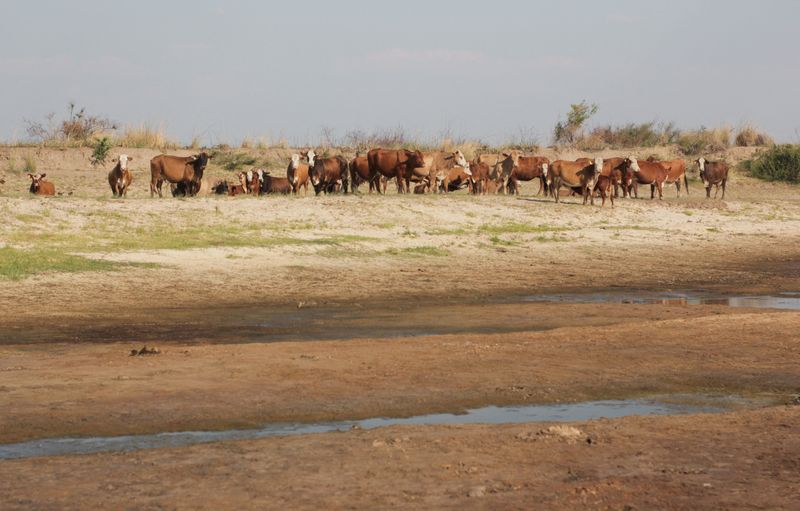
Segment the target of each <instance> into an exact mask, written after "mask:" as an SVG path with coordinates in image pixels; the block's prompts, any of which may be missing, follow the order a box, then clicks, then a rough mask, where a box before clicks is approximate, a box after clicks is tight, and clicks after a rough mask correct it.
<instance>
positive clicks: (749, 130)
mask: <svg viewBox="0 0 800 511" xmlns="http://www.w3.org/2000/svg"><path fill="white" fill-rule="evenodd" d="M735 142H736V145H737V146H738V147H763V146H773V145H775V141H774V140H773V139H772V137H770V136H769V135H767V134H766V133H762V132H760V131H758V129H757V128H755V127H754V126H752V125H750V124H745V125H744V126H742V127H740V128H739V131H738V133H736V139H735Z"/></svg>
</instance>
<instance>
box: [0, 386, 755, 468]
mask: <svg viewBox="0 0 800 511" xmlns="http://www.w3.org/2000/svg"><path fill="white" fill-rule="evenodd" d="M739 401H742V400H741V398H737V397H733V396H717V397H715V396H705V395H703V396H691V398H690V399H688V400H687V397H685V396H684V397H679V399H678V400H677V401H675V402H665V401H662V400H647V399H630V400H616V401H591V402H584V403H570V404H554V405H531V406H507V407H497V406H487V407H484V408H477V409H473V410H468V411H467V412H466V413H462V414H450V413H440V414H430V415H419V416H415V417H406V418H386V417H377V418H371V419H363V420H353V421H337V422H319V423H276V424H268V425H266V426H264V427H263V428H259V429H245V430H242V429H238V430H227V431H182V432H173V433H157V434H152V435H128V436H115V437H89V438H51V439H43V440H34V441H30V442H22V443H17V444H4V445H0V459H21V458H35V457H41V456H58V455H63V454H90V453H98V452H113V451H136V450H140V449H159V448H168V447H183V446H187V445H193V444H200V443H208V442H218V441H222V440H252V439H257V438H265V437H273V436H292V435H305V434H311V433H326V432H332V431H347V430H349V429H352V428H354V427H357V428H361V429H373V428H379V427H386V426H398V425H434V424H513V423H523V422H571V421H585V420H592V419H599V418H616V417H626V416H630V415H677V414H687V413H711V412H720V411H723V410H726V409H728V408H729V407H730V406H731V405H732V404H735V403H737V402H739ZM686 402H691V404H685V403H686Z"/></svg>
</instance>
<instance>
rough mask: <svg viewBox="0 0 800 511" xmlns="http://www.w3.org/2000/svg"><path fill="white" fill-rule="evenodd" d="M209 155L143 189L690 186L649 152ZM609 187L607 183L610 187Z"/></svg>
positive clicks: (113, 175)
mask: <svg viewBox="0 0 800 511" xmlns="http://www.w3.org/2000/svg"><path fill="white" fill-rule="evenodd" d="M210 159H211V156H209V155H208V154H207V153H205V152H201V153H199V154H197V155H193V156H188V157H181V156H170V155H165V154H161V155H158V156H156V157H154V158H153V159H152V160H150V177H151V179H150V196H151V197H152V196H154V195H155V194H156V193H157V194H158V196H159V197H161V196H162V186H163V184H164V182H165V181H166V182H168V183H170V189H171V192H172V194H173V196H195V195H207V194H212V193H213V194H220V195H240V194H251V195H263V194H290V193H294V194H297V193H299V192H300V191H301V189H302V190H303V192H304V193H305V194H307V193H308V188H309V184H310V185H311V187H312V188H313V189H314V192H315V193H316V194H317V195H319V194H320V193H325V194H328V193H348V191H350V192H352V193H357V192H358V189H359V187H360V186H361V185H362V184H364V183H367V184H368V185H369V192H370V193H372V192H373V191H374V192H376V193H386V189H387V186H388V182H389V180H391V179H394V180H395V181H396V184H397V191H398V193H409V192H410V191H411V185H412V183H413V184H414V188H413V193H418V194H422V193H428V192H434V193H437V192H438V193H449V192H452V191H456V190H459V189H462V188H466V189H468V191H469V192H470V193H473V194H487V193H510V194H519V184H520V182H521V181H534V182H538V183H539V191H538V193H539V194H541V193H542V192H544V194H545V195H546V196H552V197H553V198H554V199H555V201H556V202H558V201H559V197H560V196H562V195H563V194H565V193H566V194H578V195H581V196H582V197H583V203H584V204H586V203H587V202H591V204H594V199H595V197H600V198H601V199H602V205H605V202H606V198H609V199H610V200H611V204H612V205H613V204H614V198H615V197H619V195H620V190H621V191H622V196H623V197H638V188H639V185H650V198H651V199H652V198H654V197H655V193H656V192H658V197H659V199H661V198H662V197H663V188H664V185H669V184H674V185H675V187H676V189H677V193H678V196H679V197H680V193H681V186H682V185H683V187H685V189H686V193H687V194H688V192H689V183H688V180H687V177H686V162H685V161H684V160H668V161H658V160H656V159H654V158H649V159H648V160H641V161H640V160H637V158H635V157H633V156H629V157H626V158H605V159H604V158H594V159H590V158H579V159H577V160H574V161H569V160H555V161H550V160H549V159H548V158H545V157H542V156H530V155H523V154H522V153H520V152H519V151H509V152H504V153H501V154H482V155H479V156H477V157H476V158H474V159H473V160H472V161H469V162H468V161H467V160H466V158H465V157H464V154H463V153H462V152H461V151H454V152H434V153H423V152H421V151H412V150H407V149H399V150H395V149H372V150H370V151H369V152H368V153H367V154H366V155H361V154H359V155H357V156H356V157H355V158H354V159H352V160H351V161H347V160H346V159H345V158H344V157H343V156H341V155H338V156H333V157H327V158H323V157H320V156H318V155H317V154H316V153H315V152H314V150H308V151H303V152H301V153H296V154H293V155H292V157H291V159H290V161H289V164H288V167H287V169H286V177H276V176H272V175H271V174H270V171H269V170H266V169H262V168H254V169H252V170H249V171H247V172H240V173H239V174H237V175H236V179H235V180H233V181H231V182H228V180H217V181H214V182H209V181H208V180H204V179H203V172H204V171H205V168H206V166H207V165H208V162H209V160H210ZM131 160H132V158H131V157H129V156H127V155H125V154H123V155H120V157H119V158H118V159H116V160H115V166H114V168H113V169H112V170H111V171H110V172H109V173H108V183H109V185H110V187H111V191H112V193H113V194H114V196H115V197H124V196H126V194H127V192H128V188H129V187H130V185H131V183H132V182H133V174H132V172H131V171H130V169H129V168H128V163H129V162H130V161H131ZM695 164H696V165H697V166H698V169H699V171H700V179H701V180H702V181H703V186H704V187H705V189H706V197H709V198H710V197H711V188H712V187H716V188H715V193H714V197H715V198H716V196H717V193H718V192H719V189H720V188H722V198H723V199H724V198H725V187H726V184H727V180H728V167H727V165H726V164H725V163H724V162H713V161H708V160H706V159H705V158H700V159H698V160H696V161H695ZM28 175H29V176H30V178H31V187H30V191H31V193H34V194H37V195H55V186H54V185H53V183H51V182H49V181H47V180H45V176H46V175H45V174H38V175H33V174H28ZM612 188H613V190H612Z"/></svg>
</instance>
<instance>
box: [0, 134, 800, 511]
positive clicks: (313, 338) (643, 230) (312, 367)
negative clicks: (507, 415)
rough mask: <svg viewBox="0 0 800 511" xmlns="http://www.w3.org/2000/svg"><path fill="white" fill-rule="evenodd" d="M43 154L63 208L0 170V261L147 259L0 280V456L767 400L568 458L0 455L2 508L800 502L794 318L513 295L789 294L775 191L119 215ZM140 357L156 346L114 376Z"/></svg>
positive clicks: (614, 424)
mask: <svg viewBox="0 0 800 511" xmlns="http://www.w3.org/2000/svg"><path fill="white" fill-rule="evenodd" d="M3 151H6V152H3ZM8 151H12V150H9V149H5V150H0V160H2V159H3V158H8V157H9V154H10V153H9V152H8ZM16 151H23V150H16ZM24 151H29V150H28V149H25V150H24ZM12 152H13V151H12ZM130 152H131V153H135V154H134V157H135V158H136V160H135V161H138V162H139V164H141V162H142V161H146V159H149V156H148V154H149V153H148V152H147V151H138V152H136V151H130ZM650 152H652V151H650V150H646V151H643V152H642V153H643V154H645V155H646V154H650ZM740 152H741V151H740ZM153 153H154V152H153ZM14 154H16V156H14V155H11V157H17V158H19V157H20V156H19V154H18V153H14ZM745 156H747V154H746V153H744V152H742V154H738V153H737V152H734V153H733V154H731V155H729V157H730V159H732V160H735V159H736V158H739V159H741V158H742V157H745ZM38 157H39V158H40V163H39V167H40V169H39V170H40V171H43V170H45V171H47V172H48V175H52V176H53V180H54V181H55V180H56V179H58V180H59V182H61V183H63V184H64V185H65V186H69V187H70V189H71V191H73V195H72V196H71V197H61V198H54V199H49V200H48V199H45V200H42V199H36V198H31V197H28V196H27V193H26V192H24V193H22V192H19V191H17V189H18V188H19V187H20V186H22V185H24V181H25V180H24V178H23V177H21V176H16V175H6V181H7V182H6V184H5V185H2V186H3V188H1V189H0V211H2V212H3V215H4V218H5V221H4V222H3V223H2V225H0V245H8V246H12V247H16V248H19V249H23V250H37V249H41V248H44V247H46V248H48V249H53V250H60V251H64V252H66V253H70V254H79V255H83V256H85V257H88V258H92V259H102V260H105V261H113V262H118V263H148V264H150V265H153V264H154V265H155V266H148V267H126V266H121V267H119V268H118V269H116V270H115V271H103V272H82V273H54V272H48V271H44V272H41V273H39V274H36V275H32V276H29V277H27V278H24V279H22V280H16V281H10V280H2V281H0V311H2V317H0V410H1V411H0V442H2V443H9V442H17V441H23V440H31V439H37V438H46V437H58V436H68V435H79V436H86V435H118V434H128V433H149V432H160V431H177V430H185V429H191V430H196V429H204V428H206V429H224V428H239V427H253V426H258V425H261V424H264V423H266V422H270V421H313V420H329V419H356V418H362V417H373V416H404V415H413V414H419V413H426V412H434V411H443V412H444V411H449V412H455V411H459V410H463V409H464V408H469V407H475V406H482V405H488V404H520V403H553V402H577V401H584V400H593V399H608V398H626V397H636V396H652V395H664V394H671V393H675V392H701V393H704V392H710V393H721V394H737V395H758V396H761V397H764V398H765V399H767V400H768V401H769V402H771V403H775V406H772V407H770V408H767V409H763V410H756V411H749V410H733V411H731V412H730V413H728V414H725V415H692V416H686V417H658V418H657V417H650V418H627V419H622V420H613V421H605V420H604V421H597V422H592V423H587V424H579V425H576V427H578V428H579V429H580V430H581V431H582V433H581V438H582V440H579V441H575V442H572V441H570V440H569V439H564V438H561V437H558V436H557V435H556V436H553V435H551V434H538V432H540V431H541V430H543V429H545V428H546V426H544V425H541V424H531V425H517V426H494V427H489V426H477V425H476V426H465V427H413V428H392V429H388V430H376V431H369V432H360V431H355V432H349V433H340V434H325V435H314V436H309V437H302V438H291V439H281V438H275V439H269V440H259V441H252V442H236V443H231V442H228V443H218V444H213V445H206V446H195V447H190V448H182V449H172V450H154V451H146V452H137V453H128V454H105V455H86V456H65V457H53V458H45V459H34V460H18V461H0V507H2V508H3V509H6V508H8V509H16V508H20V509H27V508H42V509H48V508H52V509H65V508H72V509H78V508H97V507H100V508H107V507H123V508H152V509H156V508H185V509H188V508H198V507H205V508H214V509H224V508H227V509H240V508H243V507H259V508H263V507H273V508H277V507H281V508H286V507H319V506H323V507H326V508H342V507H359V508H363V507H368V508H385V507H409V506H412V505H415V506H418V507H427V508H440V507H459V508H462V507H470V508H492V509H496V508H546V509H554V508H564V509H571V508H575V507H577V506H587V507H591V508H603V509H606V508H609V509H622V508H624V507H625V506H626V505H628V506H632V507H631V508H635V509H637V508H638V509H649V508H710V509H717V508H748V507H758V506H761V507H766V508H786V509H791V508H792V506H791V503H792V502H793V501H792V500H791V499H792V498H793V497H795V496H797V495H798V494H800V490H798V478H797V474H798V470H797V469H798V466H797V460H798V459H800V444H798V442H797V438H798V436H797V427H798V426H797V425H798V422H797V419H798V408H796V407H786V406H784V405H782V404H781V403H789V402H791V401H792V400H793V396H794V395H795V394H797V393H798V391H800V372H798V371H797V366H798V356H799V355H798V354H799V353H800V350H798V347H799V345H800V337H798V334H797V332H798V326H800V313H798V312H788V311H784V312H777V311H770V310H751V309H732V308H727V307H725V306H721V305H697V306H689V305H685V304H681V303H669V304H656V305H633V304H570V303H566V304H564V303H532V302H526V301H525V297H526V296H529V295H535V294H541V293H553V292H592V291H603V292H605V291H608V290H627V291H630V292H635V291H637V290H638V291H654V292H662V291H668V290H681V289H704V290H712V291H719V292H724V293H733V294H746V293H765V294H772V293H777V292H781V291H798V290H800V253H798V252H800V249H798V241H800V201H798V199H797V188H796V187H788V186H782V185H773V184H764V183H758V182H755V181H753V180H750V179H749V178H747V177H745V176H741V175H738V174H737V175H734V177H733V179H732V181H731V184H730V188H729V193H730V195H729V197H728V198H729V199H730V200H726V201H725V202H722V201H707V200H705V199H703V198H701V197H699V195H700V194H699V193H698V192H699V187H698V185H697V184H694V187H693V188H692V192H693V193H692V195H691V196H690V197H689V198H686V197H683V198H681V199H676V198H674V189H670V190H669V191H668V192H667V194H666V196H667V200H664V201H652V202H651V201H649V200H627V201H620V202H619V203H618V204H617V207H615V208H613V209H612V208H609V207H606V208H605V209H601V208H599V207H582V206H580V205H579V203H578V200H577V199H568V200H566V201H565V202H564V203H562V204H561V205H558V206H556V205H554V204H552V203H551V202H550V201H547V200H544V199H541V198H537V197H535V196H532V195H523V196H522V197H520V198H514V197H495V196H491V197H482V198H472V197H467V196H464V195H463V194H455V195H453V196H450V197H439V196H427V197H415V196H409V197H398V196H394V195H392V196H387V197H374V196H372V197H371V196H359V197H351V196H346V197H340V196H337V197H307V198H306V197H299V198H273V197H270V198H265V199H252V198H244V199H242V198H234V199H228V198H203V199H192V200H174V199H163V200H151V199H149V198H145V195H146V185H145V183H144V182H143V181H144V178H142V179H141V180H139V181H137V182H136V184H135V187H136V188H135V190H134V191H132V193H131V196H130V198H129V199H127V200H124V201H120V200H111V199H109V198H104V196H105V195H106V190H105V187H106V186H107V184H104V182H103V179H104V172H100V171H97V170H91V169H90V168H87V166H88V164H87V163H86V162H85V161H84V160H85V157H86V155H84V154H82V153H79V152H76V151H65V152H64V153H63V154H58V153H57V152H51V151H44V152H42V153H41V154H40V155H39V156H38ZM565 157H566V156H565ZM0 168H2V164H0ZM135 168H139V169H140V172H139V175H138V177H140V178H141V177H142V176H141V175H140V174H141V168H140V167H135ZM211 172H212V173H215V174H216V175H223V172H222V171H221V169H218V168H217V169H211ZM690 186H691V184H690ZM23 190H24V188H23ZM523 192H524V193H528V194H532V193H534V192H535V189H532V188H531V185H527V187H526V188H523ZM186 232H195V233H196V235H197V237H198V238H203V241H202V242H201V243H196V244H194V245H193V243H194V241H195V240H193V239H188V240H187V239H185V236H184V234H185V233H186ZM182 236H184V237H183V238H182ZM173 239H180V240H181V241H180V243H177V242H176V243H174V244H171V243H170V240H173ZM387 325H388V326H387ZM408 325H414V326H415V327H418V330H413V329H410V330H409V331H406V330H408V329H409V327H408ZM404 328H405V329H406V330H404ZM143 343H148V344H149V345H155V346H157V347H159V348H160V349H161V350H162V353H161V354H160V355H156V356H150V357H130V356H128V353H129V351H130V349H131V348H134V347H137V348H138V347H140V346H141V345H142V344H143ZM584 436H585V437H587V438H592V439H593V441H592V443H591V444H588V443H587V442H586V441H585V438H583V437H584ZM481 488H482V489H481ZM469 494H472V495H473V496H472V497H469V496H468V495H469ZM480 494H483V496H479V495H480Z"/></svg>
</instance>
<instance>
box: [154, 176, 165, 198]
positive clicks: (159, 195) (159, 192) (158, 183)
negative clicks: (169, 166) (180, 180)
mask: <svg viewBox="0 0 800 511" xmlns="http://www.w3.org/2000/svg"><path fill="white" fill-rule="evenodd" d="M163 185H164V180H163V179H159V180H158V182H157V183H156V188H157V189H158V198H159V199H160V198H161V197H163V195H161V187H162V186H163Z"/></svg>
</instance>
